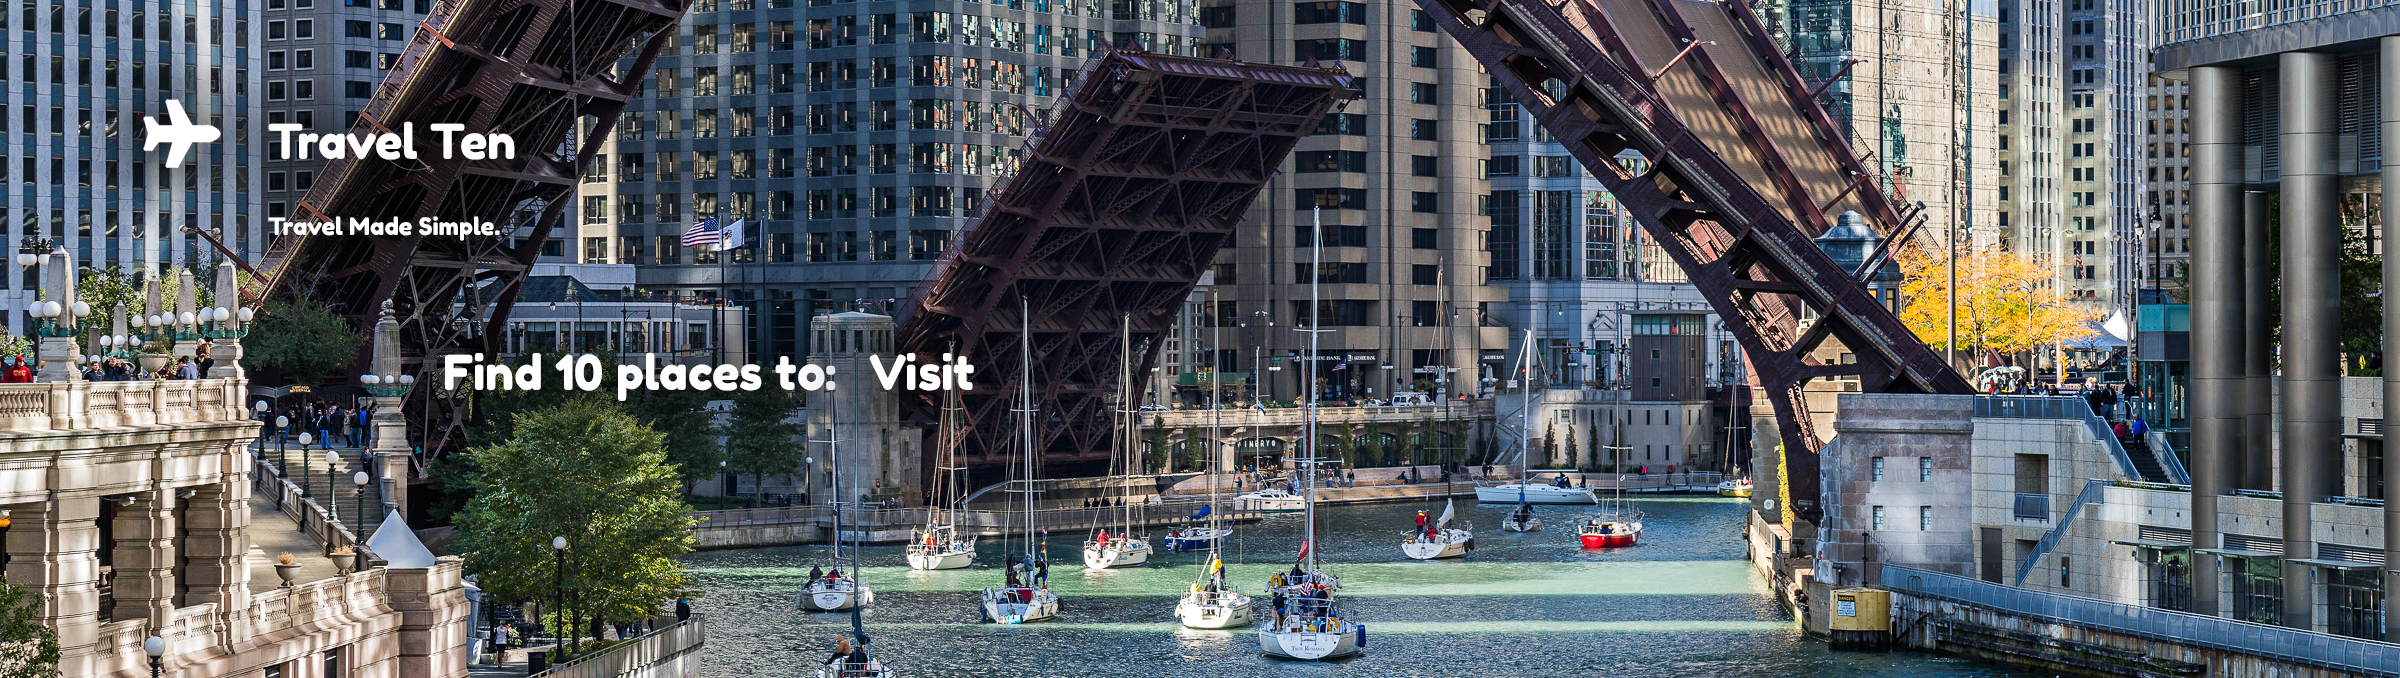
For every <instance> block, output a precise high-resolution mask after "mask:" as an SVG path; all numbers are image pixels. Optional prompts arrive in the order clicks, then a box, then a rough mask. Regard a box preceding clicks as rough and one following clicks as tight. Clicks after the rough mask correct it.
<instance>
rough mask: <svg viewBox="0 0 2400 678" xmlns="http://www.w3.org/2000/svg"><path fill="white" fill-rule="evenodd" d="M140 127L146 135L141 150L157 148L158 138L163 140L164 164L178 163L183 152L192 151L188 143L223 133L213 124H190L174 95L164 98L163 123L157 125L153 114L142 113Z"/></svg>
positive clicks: (181, 103)
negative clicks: (164, 112)
mask: <svg viewBox="0 0 2400 678" xmlns="http://www.w3.org/2000/svg"><path fill="white" fill-rule="evenodd" d="M142 129H143V131H144V132H145V133H146V135H147V136H148V137H149V138H148V139H146V140H144V141H143V142H142V150H144V151H148V150H151V149H155V148H158V144H159V142H162V141H163V142H166V143H167V166H168V167H182V166H183V156H184V155H185V154H188V153H190V152H191V151H192V144H205V143H208V142H211V141H216V140H217V139H218V138H219V137H222V136H224V133H223V132H219V131H217V127H216V126H215V125H194V124H192V119H191V117H190V116H186V115H184V113H183V102H181V101H176V100H174V99H168V100H167V124H166V126H165V127H160V126H159V124H158V119H157V118H153V117H150V116H147V115H145V116H142Z"/></svg>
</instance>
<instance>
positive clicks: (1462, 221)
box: [1200, 0, 1508, 400]
mask: <svg viewBox="0 0 2400 678" xmlns="http://www.w3.org/2000/svg"><path fill="white" fill-rule="evenodd" d="M1200 17H1201V22H1202V23H1203V24H1204V25H1206V26H1207V28H1208V35H1207V39H1206V42H1204V43H1202V44H1201V46H1200V47H1201V49H1200V53H1201V54H1202V55H1208V56H1222V55H1228V54H1229V55H1230V56H1232V57H1233V58H1235V59H1240V60H1243V61H1255V62H1266V63H1280V64H1298V63H1304V62H1308V61H1311V60H1313V61H1316V62H1317V63H1320V64H1324V65H1337V64H1338V65H1340V66H1341V67H1342V68H1344V69H1346V70H1348V71H1350V73H1352V74H1353V75H1357V76H1360V77H1361V80H1360V82H1361V84H1362V86H1363V87H1364V88H1365V90H1366V91H1365V97H1364V98H1361V99H1359V100H1357V101H1353V102H1350V104H1349V105H1348V106H1347V107H1345V108H1343V109H1341V110H1339V111H1336V112H1335V113H1333V114H1331V115H1329V116H1327V117H1326V119H1325V123H1324V124H1323V125H1322V126H1320V127H1319V128H1318V130H1317V133H1316V135H1315V136H1312V137H1309V138H1307V139H1304V140H1302V141H1301V143H1300V145H1299V147H1298V148H1296V149H1294V151H1293V153H1292V160H1291V164H1290V170H1289V171H1288V172H1287V173H1285V174H1283V175H1281V176H1278V177H1276V178H1275V179H1274V180H1272V181H1270V182H1268V184H1267V188H1266V189H1265V192H1264V194H1263V195H1261V196H1260V197H1259V199H1258V202H1257V204H1256V205H1255V206H1253V207H1252V208H1251V211H1250V216H1249V218H1248V219H1247V220H1245V221H1244V223H1243V228H1242V231H1241V232H1240V233H1239V234H1238V235H1237V236H1236V238H1235V240H1234V242H1233V243H1232V247H1231V248H1229V251H1225V252H1221V253H1219V255H1218V259H1217V261H1218V266H1217V269H1216V270H1217V277H1216V284H1217V286H1218V289H1219V299H1220V306H1219V308H1217V309H1216V313H1215V315H1216V317H1217V318H1218V321H1219V322H1222V323H1226V324H1228V325H1240V326H1242V328H1243V330H1244V331H1243V332H1242V336H1241V337H1239V338H1238V341H1239V342H1240V343H1239V344H1238V346H1239V348H1240V351H1238V352H1237V353H1238V354H1239V355H1240V357H1241V358H1243V359H1244V360H1242V363H1244V364H1242V365H1240V367H1242V368H1243V369H1248V368H1249V367H1250V366H1251V364H1256V365H1260V366H1261V367H1260V369H1261V371H1260V373H1259V376H1260V377H1261V379H1262V388H1263V389H1264V390H1265V392H1266V393H1267V394H1268V395H1271V396H1273V397H1276V398H1280V399H1287V400H1288V399H1292V398H1295V397H1300V396H1302V395H1304V394H1305V393H1306V391H1305V389H1303V388H1302V387H1301V384H1300V382H1301V379H1302V377H1301V375H1302V374H1303V373H1304V371H1303V370H1301V369H1299V368H1298V364H1297V363H1296V362H1294V356H1296V355H1297V351H1298V349H1299V347H1300V346H1302V345H1303V344H1304V343H1305V340H1306V335H1303V334H1300V333H1296V332H1292V331H1290V330H1291V329H1293V328H1295V327H1299V326H1302V325H1305V324H1306V323H1307V322H1308V318H1309V314H1310V311H1311V310H1312V309H1310V308H1309V307H1308V301H1309V296H1308V283H1310V282H1312V281H1314V282H1317V283H1319V284H1320V285H1321V298H1320V300H1319V301H1318V303H1317V305H1316V307H1315V308H1314V309H1313V311H1314V313H1315V315H1316V319H1317V321H1318V323H1319V324H1320V325H1322V326H1323V327H1324V328H1326V329H1330V330H1335V331H1334V332H1330V333H1327V334H1325V335H1324V336H1323V337H1322V338H1321V339H1320V348H1319V350H1320V355H1319V360H1320V361H1321V363H1322V364H1323V365H1325V366H1326V369H1320V370H1319V371H1318V374H1319V376H1320V377H1321V378H1323V379H1324V380H1325V381H1324V385H1325V388H1326V390H1325V391H1324V395H1326V396H1327V397H1333V398H1365V397H1385V396H1388V395H1389V394H1390V393H1391V392H1392V391H1394V390H1396V389H1401V388H1405V387H1410V386H1416V385H1423V386H1433V387H1434V390H1436V391H1445V392H1447V393H1450V394H1457V393H1464V392H1469V391H1480V390H1481V389H1480V387H1479V383H1480V382H1482V381H1483V380H1485V379H1487V378H1490V379H1497V378H1499V376H1500V375H1499V373H1500V370H1501V365H1502V362H1503V360H1504V356H1505V354H1506V351H1505V350H1504V349H1505V348H1506V347H1507V346H1508V339H1507V338H1506V337H1505V336H1504V335H1505V334H1506V331H1505V330H1504V328H1502V327H1501V326H1499V324H1498V323H1496V322H1494V313H1495V312H1496V311H1497V309H1496V308H1495V306H1497V305H1498V303H1499V302H1502V301H1504V300H1505V299H1506V296H1505V294H1504V291H1503V290H1502V289H1501V288H1498V287H1494V286H1490V285H1487V283H1488V282H1490V281H1491V280H1492V279H1493V277H1494V276H1495V275H1496V272H1495V271H1493V270H1492V269H1491V268H1490V267H1491V266H1492V265H1493V264H1494V263H1495V261H1494V260H1495V257H1494V255H1493V254H1492V253H1491V252H1488V251H1487V248H1488V247H1496V245H1492V244H1491V243H1490V242H1489V241H1487V240H1486V238H1487V236H1490V235H1491V234H1490V233H1489V232H1487V230H1486V229H1487V226H1486V224H1487V220H1488V219H1489V218H1490V217H1489V216H1488V214H1487V208H1486V206H1485V205H1484V204H1483V200H1484V196H1487V195H1489V191H1488V189H1487V186H1488V184H1487V183H1486V182H1485V181H1484V179H1483V177H1482V172H1483V167H1482V164H1483V159H1484V157H1485V152H1486V151H1485V148H1484V145H1483V135H1484V134H1485V126H1484V125H1483V122H1484V115H1483V111H1482V108H1483V100H1484V89H1485V88H1486V87H1487V86H1488V85H1489V82H1488V79H1487V78H1486V77H1485V76H1484V75H1483V74H1482V71H1481V68H1480V67H1479V66H1478V65H1477V64H1476V62H1475V60H1474V59H1473V58H1472V57H1470V56H1468V55H1467V54H1466V53H1465V51H1464V50H1462V49H1460V48H1459V47H1458V46H1457V44H1456V43H1455V42H1453V41H1451V40H1450V38H1449V37H1448V36H1446V35H1444V34H1442V33H1441V32H1440V31H1439V29H1437V28H1435V27H1434V25H1433V21H1432V19H1431V17H1428V16H1426V15H1425V14H1424V13H1423V12H1421V11H1419V10H1417V9H1416V8H1415V7H1414V6H1412V5H1410V4H1407V3H1365V2H1341V1H1327V2H1299V3H1291V2H1271V1H1268V0H1229V1H1228V0H1216V1H1212V2H1205V3H1204V5H1203V6H1202V8H1201V10H1200ZM1317 219H1321V220H1322V229H1321V231H1320V230H1319V229H1318V228H1316V226H1315V222H1314V221H1312V220H1317ZM1320 232H1321V233H1322V234H1323V236H1322V237H1323V239H1324V262H1323V263H1322V264H1321V265H1316V266H1313V267H1312V266H1311V265H1310V262H1311V259H1310V258H1311V256H1312V255H1311V247H1312V243H1314V242H1315V238H1317V237H1318V236H1317V234H1318V233H1320ZM1227 341H1228V342H1232V341H1237V339H1234V338H1228V340H1227ZM1333 366H1342V367H1343V369H1340V370H1332V369H1331V368H1332V367H1333ZM1279 367H1288V368H1289V369H1278V368H1279ZM1437 380H1439V383H1438V384H1437V383H1436V381H1437ZM1420 382H1422V383H1420Z"/></svg>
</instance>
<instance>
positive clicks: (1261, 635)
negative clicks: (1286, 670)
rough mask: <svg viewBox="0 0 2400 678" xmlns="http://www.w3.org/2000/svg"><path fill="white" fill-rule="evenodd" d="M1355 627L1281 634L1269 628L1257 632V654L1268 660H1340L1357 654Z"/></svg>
mask: <svg viewBox="0 0 2400 678" xmlns="http://www.w3.org/2000/svg"><path fill="white" fill-rule="evenodd" d="M1361 631H1362V628H1361V627H1358V626H1345V627H1344V628H1343V630H1342V631H1341V632H1339V633H1335V632H1328V631H1283V630H1279V629H1273V628H1262V629H1259V630H1258V651H1259V652H1261V653H1264V654H1266V655H1267V656H1269V657H1282V658H1284V659H1300V660H1307V661H1316V660H1324V659H1340V658H1343V657H1348V656H1350V655H1354V654H1358V635H1359V633H1360V632H1361Z"/></svg>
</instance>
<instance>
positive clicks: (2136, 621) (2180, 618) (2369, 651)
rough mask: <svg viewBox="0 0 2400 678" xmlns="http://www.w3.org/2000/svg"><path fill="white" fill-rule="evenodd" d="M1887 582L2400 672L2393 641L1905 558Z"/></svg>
mask: <svg viewBox="0 0 2400 678" xmlns="http://www.w3.org/2000/svg"><path fill="white" fill-rule="evenodd" d="M1883 585H1884V587H1886V588H1889V589H1891V590H1893V591H1895V592H1898V593H1903V594H1907V595H1910V596H1914V597H1918V598H1929V599H1934V600H1942V601H1948V602H1953V603H1959V604H1963V605H1972V606H1976V607H1981V608H1985V609H1990V610H1996V611H1999V612H2004V613H2007V614H2012V615H2016V616H2020V617H2028V618H2032V619H2036V620H2040V621H2045V622H2051V623H2057V624H2065V625H2072V626H2076V627H2081V628H2086V629H2094V630H2099V631H2104V632H2108V633H2114V634H2119V635H2126V636H2134V637H2139V638H2146V639H2150V640H2156V641H2160V642H2166V643H2174V644H2177V645H2183V646H2186V647H2198V648H2209V649H2216V650H2224V651H2229V652H2236V653H2241V654H2247V655H2253V656H2258V657H2265V658H2271V659H2276V660H2280V661H2286V662H2291V663H2295V664H2304V665H2308V666H2317V667H2324V668H2330V669H2335V670H2338V671H2346V672H2350V673H2355V674H2360V675H2367V676H2385V677H2387V678H2391V677H2400V645H2394V644H2391V643H2385V642H2379V641H2373V640H2365V639H2359V638H2351V637H2347V636H2337V635H2333V634H2330V633H2317V632H2314V631H2303V630H2299V629H2293V628H2285V627H2281V626H2268V625H2265V624H2254V623H2250V622H2245V621H2236V620H2232V619H2225V618H2221V617H2213V616H2208V615H2198V614H2191V613H2188V612H2176V611H2173V610H2162V609H2158V608H2154V607H2145V606H2140V605H2128V604H2125V603H2117V602H2110V601H2105V600H2099V599H2095V598H2086V597H2082V596H2071V595H2066V594H2060V593H2050V592H2047V591H2033V590H2027V589H2022V588H2016V587H2010V586H2002V585H1999V584H1994V583H1990V582H1985V581H1980V580H1976V579H1973V578H1970V577H1961V576H1958V575H1953V574H1944V573H1941V572H1934V571H1931V570H1922V569H1917V568H1913V567H1905V566H1901V565H1885V566H1884V567H1883Z"/></svg>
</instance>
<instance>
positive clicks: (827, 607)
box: [793, 582, 875, 612]
mask: <svg viewBox="0 0 2400 678" xmlns="http://www.w3.org/2000/svg"><path fill="white" fill-rule="evenodd" d="M845 583H847V582H845ZM793 602H795V603H797V604H798V605H799V606H800V609H802V610H807V611H810V612H840V611H843V610H847V609H850V608H853V607H857V606H859V605H861V604H867V603H873V602H875V592H874V591H873V590H872V589H865V588H863V587H854V586H848V585H844V586H833V587H824V586H811V587H808V588H804V589H801V590H800V595H799V596H797V597H796V598H795V600H794V601H793Z"/></svg>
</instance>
